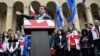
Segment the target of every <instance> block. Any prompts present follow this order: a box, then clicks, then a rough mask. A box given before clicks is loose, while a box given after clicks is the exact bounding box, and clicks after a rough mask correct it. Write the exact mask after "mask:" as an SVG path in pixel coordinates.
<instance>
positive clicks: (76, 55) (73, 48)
mask: <svg viewBox="0 0 100 56" xmlns="http://www.w3.org/2000/svg"><path fill="white" fill-rule="evenodd" d="M79 39H80V37H79V33H78V31H77V30H76V29H75V28H74V26H73V25H70V26H69V30H68V32H67V34H66V41H67V47H68V54H67V55H68V56H80V43H79Z"/></svg>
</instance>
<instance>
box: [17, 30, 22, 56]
mask: <svg viewBox="0 0 100 56" xmlns="http://www.w3.org/2000/svg"><path fill="white" fill-rule="evenodd" d="M16 38H17V39H18V41H19V48H18V53H20V56H23V52H24V37H23V36H22V33H21V31H20V30H17V34H16ZM18 55H19V54H18Z"/></svg>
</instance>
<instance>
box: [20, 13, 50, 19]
mask: <svg viewBox="0 0 100 56" xmlns="http://www.w3.org/2000/svg"><path fill="white" fill-rule="evenodd" d="M21 16H22V17H25V18H28V19H39V17H40V16H41V15H40V14H37V15H35V16H31V15H26V14H21ZM43 19H51V16H49V15H48V14H45V15H44V17H43Z"/></svg>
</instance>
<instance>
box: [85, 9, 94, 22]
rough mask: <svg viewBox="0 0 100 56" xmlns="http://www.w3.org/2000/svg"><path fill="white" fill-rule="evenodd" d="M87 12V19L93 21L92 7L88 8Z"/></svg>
mask: <svg viewBox="0 0 100 56" xmlns="http://www.w3.org/2000/svg"><path fill="white" fill-rule="evenodd" d="M86 13H87V20H88V22H89V23H93V17H92V13H91V8H87V9H86Z"/></svg>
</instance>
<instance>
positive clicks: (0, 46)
mask: <svg viewBox="0 0 100 56" xmlns="http://www.w3.org/2000/svg"><path fill="white" fill-rule="evenodd" d="M2 44H3V41H2V34H0V56H3V47H2Z"/></svg>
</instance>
